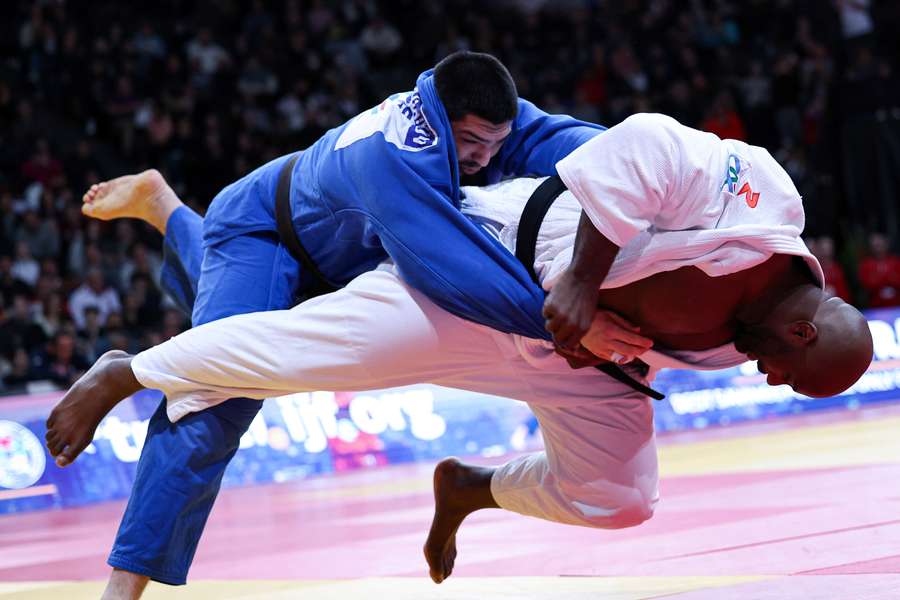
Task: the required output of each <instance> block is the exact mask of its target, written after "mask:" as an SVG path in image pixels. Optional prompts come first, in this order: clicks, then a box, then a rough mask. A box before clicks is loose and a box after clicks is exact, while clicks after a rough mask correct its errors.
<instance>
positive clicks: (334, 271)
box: [204, 70, 605, 339]
mask: <svg viewBox="0 0 900 600" xmlns="http://www.w3.org/2000/svg"><path fill="white" fill-rule="evenodd" d="M604 129H605V128H603V127H600V126H598V125H593V124H591V123H585V122H583V121H578V120H576V119H573V118H571V117H568V116H564V115H549V114H547V113H545V112H543V111H541V110H540V109H538V108H537V107H536V106H534V105H533V104H531V103H530V102H528V101H526V100H521V99H520V100H519V110H518V115H517V117H516V119H515V121H514V123H513V125H512V131H511V133H510V135H509V137H508V138H507V140H506V142H505V143H504V144H503V147H502V149H501V150H500V152H498V153H497V155H496V156H494V158H493V160H492V161H491V162H490V164H488V166H487V167H486V170H487V177H488V180H489V183H494V182H497V181H499V180H501V179H502V178H504V177H509V176H519V175H536V176H542V175H553V174H556V168H555V164H556V162H557V161H559V160H560V159H562V158H564V157H565V156H566V155H568V154H569V153H570V152H571V151H573V150H574V149H575V148H577V147H578V146H580V145H581V144H583V143H584V142H586V141H587V140H589V139H591V138H592V137H594V136H595V135H597V134H598V133H599V132H601V131H603V130H604ZM458 168H459V165H458V160H457V156H456V146H455V144H454V141H453V137H452V134H451V129H450V121H449V118H448V117H447V113H446V111H445V110H444V107H443V104H442V103H441V101H440V99H439V98H438V94H437V90H436V88H435V84H434V77H433V73H432V71H431V70H429V71H426V72H424V73H422V74H421V75H420V76H419V78H418V80H417V81H416V89H415V90H413V91H411V92H406V93H402V94H394V95H393V96H391V97H389V98H387V99H386V100H385V101H384V102H382V103H381V104H379V105H378V106H376V107H374V108H372V109H370V110H367V111H365V112H363V113H362V114H360V115H358V116H357V117H355V118H353V119H352V120H350V121H348V122H347V123H345V124H344V125H341V126H340V127H337V128H335V129H332V130H330V131H329V132H327V133H326V134H325V135H324V136H322V138H321V139H319V140H318V141H317V142H316V143H315V144H313V145H312V146H311V147H310V148H308V149H307V150H305V151H303V152H302V154H301V155H300V158H299V160H298V161H297V163H296V164H295V166H294V171H293V175H292V186H291V188H292V189H291V202H292V209H293V220H294V227H295V229H296V231H297V235H298V237H299V239H300V241H301V242H302V243H303V246H304V247H305V248H306V250H307V252H308V253H309V254H310V256H311V257H312V259H313V260H314V261H315V262H316V264H317V265H318V266H319V269H320V270H321V272H322V273H323V274H324V275H325V277H327V278H328V279H329V280H330V281H331V282H332V283H334V284H337V285H342V284H346V283H347V282H349V281H350V280H351V279H353V278H354V277H356V276H357V275H359V274H361V273H364V272H366V271H370V270H372V269H374V268H375V267H376V266H377V265H378V264H379V263H380V262H382V261H383V260H385V258H387V255H390V257H391V258H392V259H393V261H394V263H395V264H396V265H397V267H398V269H399V271H400V274H401V276H402V277H403V279H404V280H405V281H406V282H407V283H408V284H410V285H412V286H413V287H415V288H416V289H418V290H419V291H421V292H423V293H425V294H427V295H428V296H429V297H430V298H431V299H432V300H433V301H434V302H435V303H437V304H438V305H439V306H441V307H442V308H444V309H445V310H448V311H450V312H451V313H453V314H455V315H458V316H460V317H463V318H465V319H468V320H470V321H475V322H477V323H481V324H483V325H487V326H489V327H492V328H494V329H498V330H500V331H504V332H509V333H518V334H521V335H525V336H528V337H534V338H544V339H549V334H548V333H547V332H546V331H545V330H544V319H543V317H542V316H541V309H542V306H543V301H544V292H543V290H542V289H541V288H540V287H538V286H537V285H535V284H534V283H533V282H532V281H531V278H530V277H529V275H528V273H527V271H526V270H525V269H524V267H523V266H522V265H521V264H520V263H519V261H518V260H517V259H516V258H515V257H514V256H513V255H512V254H511V253H510V252H509V251H508V250H507V249H506V248H504V247H503V246H502V245H501V244H500V243H499V242H498V241H497V240H495V239H494V238H493V237H491V236H490V235H488V234H486V233H485V232H484V231H482V230H481V229H480V228H479V227H478V226H477V225H475V224H473V223H472V222H470V221H469V219H467V218H466V217H465V216H464V215H463V214H462V213H461V212H460V211H459V206H460V186H459V172H458ZM206 219H207V222H206V225H205V228H204V243H205V244H207V245H208V244H210V243H216V242H217V241H221V240H224V239H227V238H229V237H232V236H235V235H241V234H245V233H250V232H254V231H275V208H274V194H272V193H271V192H270V193H268V194H260V195H259V197H252V198H249V197H247V195H243V197H235V198H232V199H230V201H229V202H227V203H224V204H220V203H214V204H213V206H211V207H210V212H209V213H207V217H206Z"/></svg>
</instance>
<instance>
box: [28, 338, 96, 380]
mask: <svg viewBox="0 0 900 600" xmlns="http://www.w3.org/2000/svg"><path fill="white" fill-rule="evenodd" d="M88 367H90V363H89V362H88V361H87V359H85V357H84V356H83V355H82V354H81V353H80V352H78V351H77V349H76V348H75V338H74V337H73V336H72V335H71V334H70V333H68V332H59V333H57V334H56V335H55V336H53V339H52V340H51V341H50V343H49V344H48V345H47V349H46V350H45V351H43V352H37V353H36V354H35V355H34V356H32V358H31V368H32V371H31V375H30V377H31V378H32V379H46V380H48V381H52V382H54V383H56V384H57V385H59V386H61V387H69V386H70V385H72V384H73V383H75V381H76V380H77V379H78V378H79V377H81V375H82V374H83V373H84V372H85V371H86V370H87V369H88Z"/></svg>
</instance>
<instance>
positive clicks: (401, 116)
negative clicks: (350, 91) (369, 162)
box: [334, 90, 438, 152]
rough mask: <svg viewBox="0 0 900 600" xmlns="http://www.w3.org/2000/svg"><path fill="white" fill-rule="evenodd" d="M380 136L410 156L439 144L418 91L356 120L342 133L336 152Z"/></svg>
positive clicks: (398, 96)
mask: <svg viewBox="0 0 900 600" xmlns="http://www.w3.org/2000/svg"><path fill="white" fill-rule="evenodd" d="M378 132H381V133H382V134H383V135H384V139H385V140H387V141H388V142H390V143H391V144H393V145H394V146H396V147H397V148H399V149H400V150H406V151H407V152H419V151H420V150H425V149H426V148H431V147H432V146H434V145H435V144H437V142H438V135H437V132H436V131H435V130H434V129H433V128H432V127H431V124H430V123H429V122H428V118H427V117H426V116H425V111H423V110H422V98H421V97H419V92H418V90H413V91H412V92H406V93H403V94H394V95H393V96H390V97H389V98H387V99H386V100H385V101H384V102H382V103H381V104H379V105H378V106H376V107H374V108H371V109H369V110H367V111H366V112H364V113H361V114H359V115H357V116H356V117H354V118H353V120H352V121H350V122H349V123H347V126H346V127H345V128H344V131H343V132H341V135H340V137H338V140H337V142H335V144H334V149H335V150H340V149H341V148H346V147H347V146H349V145H351V144H353V143H355V142H358V141H360V140H364V139H366V138H368V137H370V136H372V135H374V134H376V133H378Z"/></svg>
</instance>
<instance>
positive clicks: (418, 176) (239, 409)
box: [58, 52, 604, 597]
mask: <svg viewBox="0 0 900 600" xmlns="http://www.w3.org/2000/svg"><path fill="white" fill-rule="evenodd" d="M603 130H604V128H603V127H600V126H597V125H593V124H590V123H585V122H582V121H578V120H576V119H573V118H571V117H568V116H563V115H549V114H547V113H545V112H543V111H541V110H540V109H538V108H537V107H535V106H534V105H533V104H531V103H530V102H528V101H526V100H522V99H519V98H518V97H517V94H516V90H515V85H514V83H513V81H512V78H511V77H510V75H509V73H508V72H507V70H506V69H505V67H503V65H502V64H501V63H500V62H499V61H497V60H496V59H495V58H493V57H491V56H489V55H485V54H478V53H471V52H461V53H456V54H454V55H451V56H449V57H448V58H446V59H444V60H443V61H441V62H440V63H439V64H438V65H437V66H436V67H435V68H434V69H433V70H428V71H426V72H424V73H422V74H421V75H420V76H419V77H418V79H417V81H416V88H415V89H414V90H413V91H410V92H406V93H401V94H395V95H392V96H390V97H389V98H387V99H385V100H384V101H383V102H382V103H381V104H379V105H378V106H376V107H374V108H372V109H370V110H368V111H366V112H364V113H362V114H360V115H358V116H357V117H355V118H354V119H352V120H351V121H349V122H348V123H346V124H344V125H342V126H340V127H338V128H336V129H333V130H331V131H329V132H327V133H326V134H325V135H324V136H323V137H322V138H321V139H320V140H319V141H318V142H316V143H315V144H314V145H312V146H311V147H310V148H308V149H306V150H303V151H302V152H299V153H297V154H295V155H288V156H283V157H281V158H278V159H276V160H273V161H272V162H270V163H268V164H266V165H264V166H262V167H260V168H258V169H257V170H255V171H253V172H252V173H250V174H249V175H247V176H246V177H244V178H242V179H240V180H238V181H237V182H235V183H233V184H231V185H229V186H227V187H226V188H225V189H223V190H222V191H221V192H220V193H219V194H218V195H217V196H216V198H215V199H214V200H213V202H212V203H211V205H210V207H209V210H208V212H207V214H206V217H205V218H201V217H200V216H199V215H197V214H196V213H194V212H193V211H191V210H190V209H188V208H187V207H184V206H181V205H180V201H178V200H177V198H175V197H174V193H172V191H171V189H169V188H168V186H167V185H166V184H165V181H164V180H163V179H162V178H161V176H160V175H159V173H157V172H155V171H147V172H144V173H141V174H139V175H134V176H128V177H124V178H120V179H118V180H113V181H111V182H107V183H105V184H101V185H100V186H95V187H94V188H92V189H91V190H90V191H89V192H88V194H86V198H85V205H84V212H85V214H87V215H89V216H95V217H98V218H103V219H111V218H118V217H123V216H132V217H138V218H142V219H145V220H147V221H149V222H151V223H153V224H155V225H156V227H157V228H158V229H159V230H160V231H161V232H163V233H164V234H165V250H166V260H165V264H164V267H163V273H162V281H163V286H164V287H165V288H166V289H167V290H168V291H170V292H173V295H174V297H175V299H176V301H177V302H178V303H179V304H180V305H181V306H183V307H184V308H185V309H186V310H190V312H191V319H192V324H193V325H194V326H197V325H201V324H203V323H206V322H209V321H214V320H217V319H220V318H223V317H227V316H229V315H234V314H240V313H249V312H257V311H265V310H273V309H282V308H286V307H289V306H291V305H293V304H294V303H295V301H296V300H297V299H298V298H302V297H303V296H304V295H307V294H308V293H309V292H310V290H312V289H313V287H314V286H315V285H317V279H316V277H315V276H314V275H313V274H312V273H311V272H310V270H309V269H308V268H304V266H301V265H300V264H299V263H298V261H297V260H296V259H295V258H294V256H292V254H291V252H290V251H289V250H288V248H287V247H286V245H285V241H284V240H283V238H282V237H280V236H279V234H278V230H277V226H276V202H275V197H276V189H277V186H278V180H279V175H280V174H281V172H282V170H283V169H285V168H289V169H290V172H289V176H290V207H291V221H292V223H293V229H294V232H295V233H296V236H297V238H298V239H299V240H300V242H301V244H302V247H303V249H304V250H305V251H306V252H307V253H308V255H309V256H310V258H311V259H312V262H313V263H314V264H315V266H316V267H318V270H319V271H320V272H321V274H322V275H324V277H325V278H326V279H327V280H328V282H329V283H330V284H332V285H334V286H337V287H339V286H341V285H343V284H345V283H347V282H349V281H350V280H351V279H353V278H354V277H356V276H357V275H359V274H360V273H363V272H365V271H368V270H371V269H373V268H375V267H376V266H377V265H378V264H379V263H380V262H382V261H383V260H384V259H385V258H386V256H387V255H389V256H390V257H391V258H392V259H393V261H394V262H395V263H396V265H397V268H398V270H399V272H400V274H401V275H402V277H403V278H404V279H405V280H406V281H407V282H408V283H409V284H411V285H412V286H413V287H415V288H417V289H419V290H420V291H422V292H424V293H425V294H427V295H428V296H429V297H431V298H432V299H433V300H434V301H435V302H436V303H437V304H438V305H439V306H441V307H442V308H444V309H446V310H448V311H449V312H451V313H453V314H456V315H459V316H461V317H464V318H466V319H469V320H472V321H475V322H478V323H481V324H484V325H488V326H490V327H492V328H494V329H497V330H500V331H504V332H511V333H518V334H522V335H525V336H529V337H541V338H546V337H547V336H548V334H547V332H546V331H545V330H544V326H543V318H542V316H541V309H542V304H543V301H544V292H543V291H542V290H541V288H540V287H538V286H537V285H535V284H534V283H533V282H532V281H531V279H530V277H529V275H528V273H527V271H526V270H525V269H524V268H523V267H522V266H521V264H519V262H518V261H517V260H516V259H515V258H514V257H513V256H511V255H510V254H509V252H507V251H506V250H505V249H504V248H503V247H502V246H501V245H500V244H499V242H497V241H496V240H495V239H494V238H492V237H490V236H488V235H485V234H484V232H482V231H481V230H480V229H479V228H478V227H476V226H475V225H473V224H472V223H471V222H470V221H469V220H468V219H467V218H465V217H464V216H463V215H462V214H461V213H460V212H459V206H460V185H459V177H460V171H462V172H463V173H464V174H467V175H472V174H474V173H476V172H478V171H480V170H481V169H484V171H483V172H484V175H485V179H486V181H487V183H493V182H497V181H499V180H501V179H502V178H504V177H507V176H513V175H552V174H555V166H554V165H555V164H556V162H557V161H558V160H560V159H562V158H563V157H565V156H566V155H568V154H569V153H570V152H571V151H572V150H574V149H575V148H577V147H578V146H580V145H581V144H583V143H584V142H586V141H587V140H589V139H591V138H592V137H594V136H595V135H597V134H598V133H600V132H601V131H603ZM286 165H287V167H286ZM135 195H140V196H142V197H144V198H145V201H144V202H143V203H142V204H140V205H139V206H136V205H135V203H134V202H133V200H134V196H135ZM201 236H202V241H201V240H200V239H199V238H201ZM201 248H202V255H201V251H200V249H201ZM198 274H199V275H198ZM193 281H197V282H199V283H198V284H197V286H196V289H194V288H193V286H192V282H193ZM260 406H261V404H260V403H259V402H258V401H256V400H248V399H241V398H237V399H232V400H229V401H227V402H224V403H222V404H220V405H218V406H216V407H214V408H212V409H210V410H205V411H202V412H198V413H193V414H191V415H189V416H187V417H185V418H183V419H181V420H180V421H178V422H177V423H170V422H169V420H168V419H167V417H166V405H165V402H163V403H161V404H160V406H159V408H158V409H157V411H156V412H155V413H154V415H153V417H152V418H151V420H150V424H149V428H148V432H147V439H146V442H145V445H144V449H143V452H142V455H141V459H140V462H139V464H138V469H137V474H136V479H135V483H134V487H133V490H132V494H131V498H130V500H129V502H128V506H127V509H126V511H125V515H124V517H123V519H122V523H121V526H120V528H119V531H118V534H117V537H116V541H115V544H114V546H113V549H112V552H111V554H110V556H109V560H108V562H109V564H110V565H111V566H112V567H114V568H115V570H114V571H113V575H112V577H111V581H110V587H109V588H107V594H108V597H138V596H139V595H140V593H141V590H142V589H143V586H144V585H145V584H146V582H147V579H148V578H149V579H154V580H157V581H160V582H163V583H168V584H174V585H178V584H184V583H185V580H186V576H187V572H188V569H189V567H190V564H191V561H192V559H193V556H194V552H195V550H196V547H197V543H198V541H199V538H200V534H201V532H202V531H203V527H204V525H205V523H206V520H207V517H208V516H209V513H210V510H211V509H212V505H213V502H214V501H215V498H216V495H217V493H218V490H219V486H220V483H221V479H222V474H223V472H224V470H225V467H226V465H227V464H228V462H229V461H230V460H231V458H232V457H233V456H234V454H235V452H236V450H237V448H238V443H239V440H240V437H241V435H242V434H243V433H244V432H245V431H246V430H247V428H248V427H249V425H250V423H251V421H252V420H253V418H254V416H255V415H256V413H257V412H258V411H259V409H260ZM58 462H61V463H65V462H66V459H65V453H64V454H63V456H62V457H61V459H60V460H58Z"/></svg>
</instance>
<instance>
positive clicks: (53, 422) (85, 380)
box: [45, 350, 142, 467]
mask: <svg viewBox="0 0 900 600" xmlns="http://www.w3.org/2000/svg"><path fill="white" fill-rule="evenodd" d="M141 388H142V386H141V384H140V383H138V381H137V380H136V379H135V378H134V374H133V373H132V372H131V355H130V354H128V353H127V352H122V351H121V350H110V351H109V352H107V353H106V354H104V355H103V356H101V357H100V358H98V359H97V362H95V363H94V366H92V367H91V368H90V369H89V370H88V372H87V373H85V374H84V375H82V376H81V377H80V378H79V379H78V381H76V382H75V384H74V385H73V386H72V387H71V389H69V391H68V392H66V395H65V396H63V399H62V400H60V401H59V404H57V405H56V406H55V407H53V411H51V412H50V417H48V418H47V435H46V436H45V437H46V440H47V448H48V449H49V450H50V454H51V455H52V456H55V457H56V464H57V465H58V466H60V467H65V466H67V465H69V464H71V463H72V461H74V460H75V458H76V457H77V456H78V455H79V454H81V452H82V450H84V449H85V448H87V446H88V444H90V443H91V441H92V440H93V439H94V431H96V429H97V425H99V424H100V421H102V420H103V417H105V416H106V415H107V414H108V413H109V411H111V410H112V409H113V407H114V406H115V405H116V404H118V403H119V402H121V401H122V400H123V399H125V398H127V397H128V396H130V395H131V394H133V393H135V392H136V391H138V390H139V389H141Z"/></svg>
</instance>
